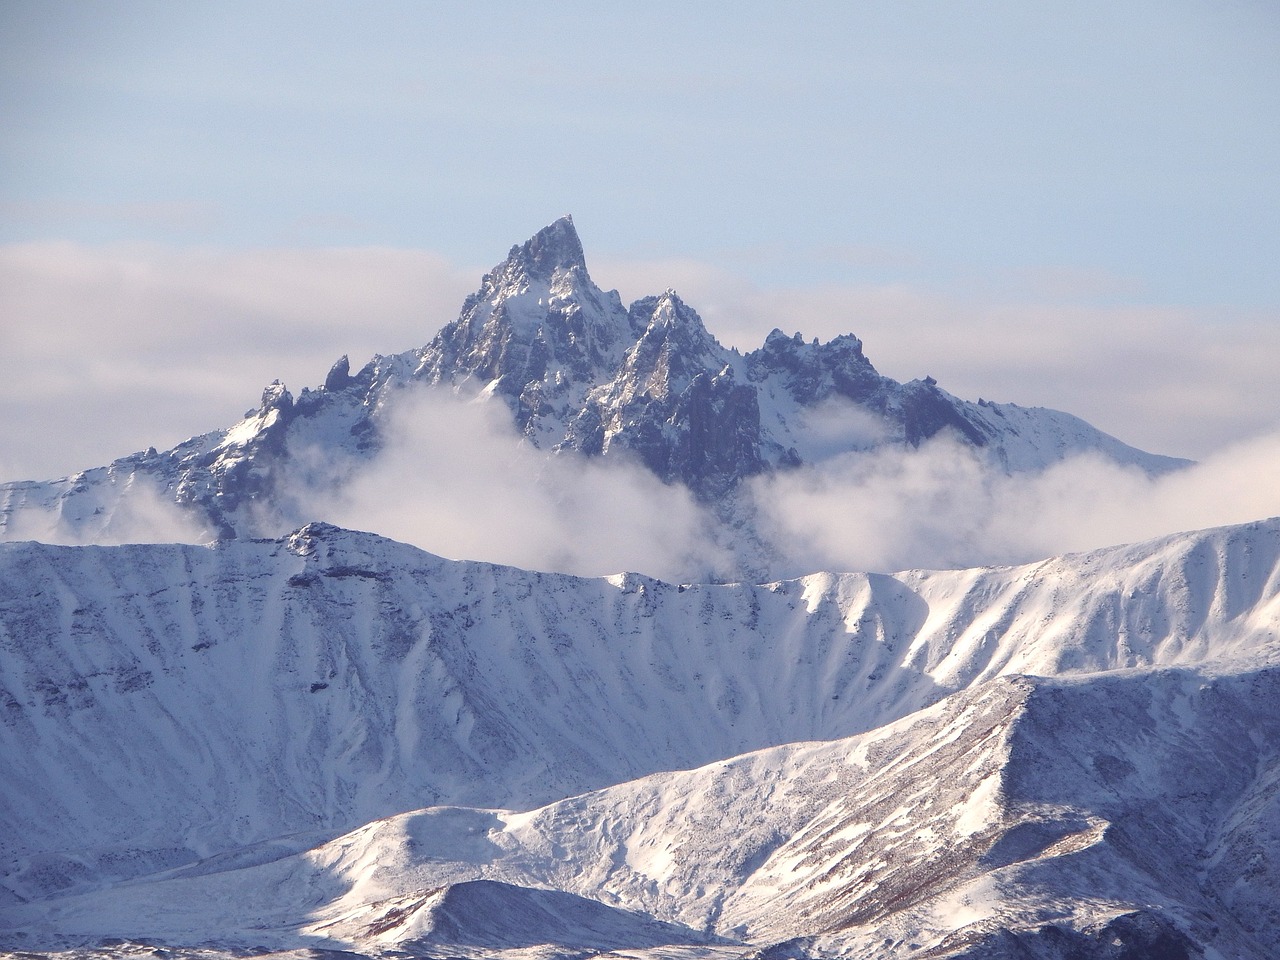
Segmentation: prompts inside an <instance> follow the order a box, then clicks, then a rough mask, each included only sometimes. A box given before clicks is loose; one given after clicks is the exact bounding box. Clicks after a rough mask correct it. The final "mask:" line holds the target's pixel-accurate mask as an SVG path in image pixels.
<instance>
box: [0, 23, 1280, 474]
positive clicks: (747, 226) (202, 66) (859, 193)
mask: <svg viewBox="0 0 1280 960" xmlns="http://www.w3.org/2000/svg"><path fill="white" fill-rule="evenodd" d="M1278 53H1280V7H1278V6H1277V5H1275V4H1274V3H1269V2H1261V3H1255V2H1243V0H1220V2H1190V0H1164V2H1159V3H1155V2H1143V0H1135V2H1128V3H1124V4H1115V3H1102V2H1091V0H1086V2H1072V3H1055V2H1046V3H1038V4H1026V3H1015V2H1008V3H983V2H979V3H974V4H955V3H926V2H912V0H905V2H903V0H895V2H868V3H848V2H843V3H827V2H812V3H805V4H785V3H759V2H737V3H733V4H728V3H715V2H709V3H699V4H688V3H665V2H656V3H651V4H647V5H646V6H645V8H644V9H643V10H639V9H635V8H631V7H627V8H623V7H621V6H617V7H616V8H615V9H609V8H605V6H604V5H597V4H587V3H571V2H547V3H542V4H516V3H485V2H479V3H476V2H470V3H465V4H463V3H449V2H440V3H396V2H384V3H367V4H366V3H361V4H355V3H332V2H324V0H319V2H265V3H264V2H256V3H253V4H249V3H238V2H234V0H232V2H224V3H219V4H173V3H169V2H131V0H120V2H107V3H92V4H89V3H73V2H61V0H38V2H37V0H5V2H4V3H2V4H0V129H2V130H3V136H2V137H0V356H3V357H4V358H5V360H6V361H7V362H6V363H5V365H4V368H5V375H4V377H3V378H0V478H2V479H6V480H9V479H28V478H30V479H43V478H49V477H54V476H61V475H65V474H68V473H71V472H74V471H77V470H79V469H83V468H86V467H89V466H94V465H99V464H102V463H105V462H107V461H109V460H111V459H114V458H115V457H119V456H123V455H126V454H128V453H130V452H133V451H135V450H139V449H142V448H145V447H146V446H156V447H158V448H164V447H166V446H170V445H172V444H174V443H177V442H179V441H180V440H182V439H184V438H186V437H188V436H191V435H193V434H198V433H203V432H206V431H209V430H213V429H217V428H221V427H225V426H228V425H229V424H230V423H231V422H233V421H234V420H235V419H237V418H238V417H239V415H240V414H242V413H243V412H244V411H245V409H247V408H249V407H252V406H254V405H256V403H257V400H258V396H259V394H260V392H261V390H262V388H263V386H264V385H265V384H267V383H268V382H270V381H271V380H272V379H275V378H279V379H281V380H283V381H284V382H285V383H287V384H288V385H289V386H290V387H291V388H292V389H294V390H295V391H296V390H298V389H299V388H301V387H302V386H307V385H312V386H314V385H316V384H318V383H320V382H321V381H322V380H323V378H324V374H325V372H326V371H327V370H328V368H329V366H330V364H331V363H332V362H333V361H334V360H335V359H336V358H337V357H338V356H340V355H342V354H350V355H351V358H352V361H353V363H354V364H356V365H359V364H361V363H363V362H364V360H365V359H367V358H368V357H369V356H371V355H372V354H373V353H375V352H378V353H393V352H398V351H401V350H404V349H408V348H410V347H415V346H420V345H422V344H424V343H426V342H427V341H428V340H429V339H430V338H431V336H432V335H433V334H434V333H435V332H436V330H438V329H439V327H441V326H442V325H443V324H444V323H446V322H448V321H449V320H451V319H453V317H455V316H456V315H457V312H458V308H459V306H460V304H461V301H462V298H463V297H464V296H465V295H466V294H467V293H468V292H470V291H471V290H473V289H475V288H476V287H477V286H478V284H479V279H480V276H481V274H482V273H483V272H484V271H485V270H486V269H487V268H488V267H490V266H492V265H493V264H494V263H497V262H498V261H500V260H501V259H502V258H503V257H504V256H505V254H506V251H507V249H508V248H509V247H510V246H511V245H512V244H515V243H519V242H522V241H523V240H524V239H526V238H527V237H528V236H530V235H531V234H533V233H534V232H536V231H537V230H538V229H539V228H540V227H542V226H544V225H545V224H547V223H549V222H551V221H552V220H554V219H556V218H557V217H559V216H561V215H563V214H565V213H572V214H573V216H574V219H575V222H576V224H577V226H578V229H579V232H580V234H581V236H582V239H583V242H584V245H585V248H586V253H587V260H588V265H589V267H590V269H591V272H592V275H593V277H594V279H595V280H596V281H597V282H598V283H599V284H600V285H601V286H603V287H605V288H611V287H616V288H617V289H619V290H620V291H621V293H622V294H623V296H624V298H625V299H631V298H634V297H639V296H642V295H646V294H651V293H657V292H661V291H662V290H665V289H666V288H668V287H674V288H675V289H676V290H677V291H678V292H679V293H680V294H681V295H682V297H683V298H684V299H685V300H686V301H687V302H689V303H690V304H691V305H693V306H694V307H695V308H696V309H698V310H699V311H700V312H701V313H702V315H703V317H704V319H705V320H706V322H707V324H708V326H709V328H710V329H711V330H712V332H713V333H715V334H716V335H717V336H719V337H720V339H721V340H722V341H723V342H725V343H727V344H731V345H736V346H739V347H741V348H742V349H750V348H751V347H753V346H756V345H758V344H759V343H760V342H761V341H762V340H763V338H764V336H765V334H767V333H768V331H769V330H770V329H772V328H773V327H775V326H776V327H781V328H783V329H784V330H786V331H787V332H793V331H800V332H802V333H803V334H804V335H805V336H806V337H814V336H817V337H821V338H823V339H828V338H830V337H833V336H835V335H837V334H840V333H844V332H853V333H856V334H857V335H858V336H860V337H861V338H862V339H863V341H864V344H865V349H866V353H867V355H868V357H869V358H870V359H871V360H872V362H873V363H875V364H876V366H877V367H878V368H879V369H880V370H881V371H882V372H884V373H886V374H888V375H890V376H894V377H896V378H898V379H903V380H906V379H911V378H914V377H922V376H925V375H926V374H928V375H932V376H934V377H936V378H937V379H938V380H939V382H940V384H941V385H942V386H943V387H944V388H946V389H948V390H950V391H951V392H952V393H955V394H957V395H959V396H962V397H965V398H967V399H977V398H978V397H979V396H982V397H986V398H988V399H994V400H1000V401H1013V402H1017V403H1022V404H1026V405H1044V406H1051V407H1055V408H1058V409H1065V410H1068V411H1070V412H1072V413H1075V414H1077V415H1079V416H1083V417H1084V418H1085V419H1087V420H1089V421H1090V422H1092V423H1094V424H1096V425H1097V426H1099V427H1101V428H1102V429H1104V430H1106V431H1108V432H1110V433H1113V434H1115V435H1117V436H1119V437H1121V438H1122V439H1124V440H1126V441H1127V442H1130V443H1133V444H1135V445H1138V446H1141V447H1143V448H1146V449H1150V450H1154V451H1156V452H1161V453H1168V454H1174V455H1180V456H1188V457H1194V458H1212V457H1213V456H1215V455H1216V453H1217V452H1218V451H1221V450H1223V449H1226V448H1230V447H1231V446H1232V445H1238V444H1240V443H1248V442H1250V440H1251V438H1256V437H1258V436H1262V435H1267V434H1269V433H1271V432H1274V431H1275V430H1276V428H1277V427H1278V426H1280V391H1277V390H1275V389H1274V384H1275V373H1274V371H1275V369H1276V363H1277V361H1278V360H1280V271H1278V270H1277V269H1276V264H1278V263H1280V226H1278V225H1280V177H1277V176H1276V171H1277V170H1280V122H1278V121H1280V55H1277V54H1278Z"/></svg>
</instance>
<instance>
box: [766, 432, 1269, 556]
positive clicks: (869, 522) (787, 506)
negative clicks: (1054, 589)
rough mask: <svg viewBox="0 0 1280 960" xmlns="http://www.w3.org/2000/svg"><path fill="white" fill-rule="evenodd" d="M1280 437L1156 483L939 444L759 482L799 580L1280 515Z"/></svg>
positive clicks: (1099, 468) (1138, 475)
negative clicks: (1003, 463) (997, 461)
mask: <svg viewBox="0 0 1280 960" xmlns="http://www.w3.org/2000/svg"><path fill="white" fill-rule="evenodd" d="M1277 476H1280V433H1276V434H1269V435H1267V436H1263V437H1258V438H1256V439H1254V440H1251V441H1247V442H1243V443H1239V444H1236V445H1234V446H1231V447H1228V448H1226V449H1224V450H1222V451H1219V452H1218V453H1217V454H1214V455H1213V456H1212V457H1210V458H1209V459H1207V460H1205V461H1203V462H1201V463H1198V464H1195V465H1193V466H1191V467H1188V468H1186V469H1184V470H1180V471H1178V472H1176V473H1171V474H1166V475H1164V476H1161V477H1155V478H1153V477H1149V476H1147V475H1146V474H1144V473H1143V472H1142V471H1140V470H1137V469H1136V468H1131V467H1121V466H1118V465H1116V464H1114V463H1112V462H1110V461H1108V460H1105V459H1103V458H1102V457H1099V456H1094V455H1086V456H1078V457H1073V458H1071V459H1069V460H1066V461H1063V462H1062V463H1059V464H1056V465H1054V466H1052V467H1050V468H1048V469H1047V470H1044V471H1042V472H1037V473H1027V474H1015V475H1012V476H1010V475H1007V474H1005V473H1003V472H1001V471H1000V470H998V469H996V468H994V467H992V466H991V465H990V464H988V463H986V462H985V461H984V460H983V459H982V458H981V456H980V455H979V454H977V453H975V452H974V451H973V449H972V448H969V447H966V446H964V445H963V444H961V443H959V442H957V441H955V440H952V439H950V438H945V437H939V438H936V439H934V440H933V441H931V442H929V443H927V444H924V445H922V446H921V447H920V449H918V450H904V449H882V450H879V451H877V452H875V453H872V454H870V455H862V456H858V457H840V458H836V459H833V460H831V461H828V462H827V463H824V464H821V465H818V466H811V467H805V468H803V469H801V470H797V471H795V472H792V473H787V474H781V475H777V476H774V477H770V478H766V479H761V480H758V481H757V482H756V483H755V484H754V488H753V489H754V493H755V495H756V498H757V501H758V502H759V503H760V504H761V516H762V522H763V532H764V535H765V536H766V537H767V538H768V539H769V540H770V541H771V542H772V543H773V544H774V545H775V546H776V547H777V548H778V552H779V555H780V558H781V560H780V563H781V566H782V567H783V568H785V570H786V572H787V573H789V574H794V573H799V572H801V571H807V570H879V571H890V570H901V569H907V568H919V567H924V568H933V567H970V566H979V565H988V564H1009V563H1021V562H1025V561H1030V560H1035V559H1040V558H1043V557H1049V556H1056V555H1059V554H1063V553H1071V552H1077V551H1083V550H1089V549H1093V548H1095V547H1103V546H1109V545H1112V544H1117V543H1126V542H1132V541H1136V540H1145V539H1149V538H1153V537H1158V536H1161V535H1163V534H1167V533H1175V532H1180V531H1185V530H1196V529H1202V528H1206V527H1213V526H1220V525H1224V524H1231V523H1245V522H1248V521H1251V520H1258V519H1262V518H1265V517H1270V516H1275V515H1277V514H1280V486H1278V485H1277V484H1276V483H1275V478H1276V477H1277Z"/></svg>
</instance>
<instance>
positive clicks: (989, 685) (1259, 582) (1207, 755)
mask: <svg viewBox="0 0 1280 960" xmlns="http://www.w3.org/2000/svg"><path fill="white" fill-rule="evenodd" d="M1278 628H1280V521H1277V520H1271V521H1266V522H1259V523H1255V524H1250V525H1246V526H1240V527H1229V528H1222V529H1218V530H1211V531H1204V532H1200V533H1193V534H1180V535H1177V536H1171V537H1166V538H1163V539H1161V540H1157V541H1152V542H1148V543H1144V544H1136V545H1132V546H1128V547H1122V548H1110V549H1106V550H1099V551H1094V552H1092V553H1088V554H1081V555H1077V556H1070V557H1063V558H1057V559H1053V560H1047V561H1043V562H1040V563H1036V564H1031V565H1025V566H1019V567H1001V568H983V569H974V570H964V571H941V572H939V571H934V572H930V571H909V572H904V573H899V574H896V575H893V576H887V575H866V574H843V575H836V574H817V575H813V576H810V577H805V578H801V579H798V580H792V581H781V582H776V583H771V584H763V585H752V584H745V583H739V584H725V585H700V584H684V585H678V584H667V583H663V582H660V581H656V580H652V579H649V578H645V577H641V576H637V575H633V574H632V575H620V576H617V577H611V578H606V579H582V578H574V577H568V576H562V575H554V574H539V573H531V572H527V571H521V570H517V569H513V568H508V567H498V566H493V565H487V564H479V563H467V562H459V561H447V560H442V559H440V558H437V557H433V556H431V555H429V554H426V553H423V552H422V551H420V550H417V549H415V548H412V547H408V546H405V545H403V544H398V543H395V542H393V541H388V540H385V539H383V538H380V537H376V536H373V535H371V534H360V533H354V532H350V531H344V530H341V529H338V528H335V527H331V526H327V525H323V524H313V525H310V526H308V527H306V528H303V529H301V530H299V531H297V532H295V533H294V534H292V535H291V536H289V537H286V538H281V539H277V540H256V541H254V540H238V541H224V542H220V543H215V544H210V545H207V546H201V547H197V546H185V545H147V546H122V547H57V546H49V545H42V544H36V543H15V544H4V545H0V684H2V685H3V689H2V690H0V704H3V714H2V716H3V721H4V722H3V724H2V725H0V768H3V769H4V770H5V771H6V777H5V781H6V782H5V786H4V788H3V792H2V793H0V798H3V804H0V818H2V820H0V844H2V846H0V864H2V866H0V872H2V876H3V880H2V881H0V886H2V889H3V890H4V891H5V892H4V893H3V894H0V896H2V897H3V898H4V899H3V900H0V948H4V949H12V950H41V951H48V950H55V949H62V948H67V949H71V948H75V949H77V950H81V951H83V950H89V951H90V952H92V950H100V951H104V952H105V953H104V955H106V954H109V953H111V952H112V951H116V950H123V949H125V948H124V947H122V946H121V945H120V944H115V945H114V946H113V945H111V944H106V945H105V946H104V945H103V938H104V937H113V938H126V939H128V940H130V941H131V942H133V943H135V944H137V947H136V948H137V949H139V950H142V949H144V946H143V945H144V944H147V943H150V944H156V943H158V944H161V945H168V947H177V948H184V949H185V948H191V949H195V948H197V947H199V948H200V949H206V950H208V951H211V953H210V955H211V956H212V955H230V954H232V953H236V952H238V951H240V952H242V951H244V950H249V949H254V950H258V951H259V952H261V951H265V950H293V951H297V950H304V949H317V950H348V951H359V952H361V953H362V954H364V955H367V956H374V955H384V954H388V953H389V952H393V951H397V950H400V951H407V952H408V953H410V954H412V955H427V956H431V955H435V956H439V955H442V954H444V955H451V956H476V957H479V956H490V957H491V956H509V957H511V958H513V960H514V958H515V957H520V958H526V957H533V956H539V957H551V956H563V957H568V956H583V955H586V954H587V953H590V952H599V951H600V950H619V949H625V950H626V951H627V952H629V953H630V952H635V951H642V952H641V953H639V954H638V955H642V956H653V957H658V956H664V957H677V956H688V957H692V956H705V957H711V956H723V957H725V958H726V960H727V958H728V957H745V956H748V955H758V956H761V957H764V956H771V957H782V956H814V957H826V956H854V957H887V956H892V957H919V958H924V957H934V958H938V957H957V958H958V957H969V958H974V960H977V958H994V957H1019V958H1026V957H1031V958H1067V957H1085V958H1093V957H1111V956H1116V957H1119V956H1126V957H1201V956H1206V957H1209V956H1232V957H1244V958H1259V960H1260V958H1263V957H1266V956H1268V955H1269V953H1268V951H1269V949H1270V945H1271V944H1274V943H1275V942H1276V941H1277V939H1280V914H1278V913H1277V911H1276V910H1275V907H1274V904H1275V903H1276V902H1280V897H1278V896H1277V895H1278V894H1280V875H1277V873H1276V871H1275V869H1274V866H1273V864H1274V862H1275V855H1276V852H1277V850H1280V840H1278V839H1277V838H1278V837H1280V816H1278V815H1277V811H1280V807H1278V806H1277V796H1278V794H1277V784H1280V767H1277V766H1276V763H1277V754H1276V752H1275V746H1274V745H1275V743H1277V742H1280V738H1278V735H1280V728H1278V726H1277V725H1278V724H1280V711H1278V708H1277V706H1276V704H1278V703H1280V698H1277V696H1276V693H1277V688H1276V684H1277V679H1278V677H1280V674H1278V673H1277V671H1278V670H1280V640H1278ZM708 764H709V765H708ZM681 771H683V772H681ZM404 811H416V812H410V813H404ZM495 918H507V919H508V920H509V922H506V923H501V922H499V921H498V920H496V919H495ZM620 944H621V945H623V946H620ZM94 945H97V946H94ZM168 947H166V949H167V948H168ZM128 949H130V950H132V949H134V947H128ZM145 949H150V947H149V946H147V947H145ZM690 951H692V952H690ZM1126 951H1127V952H1126Z"/></svg>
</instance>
